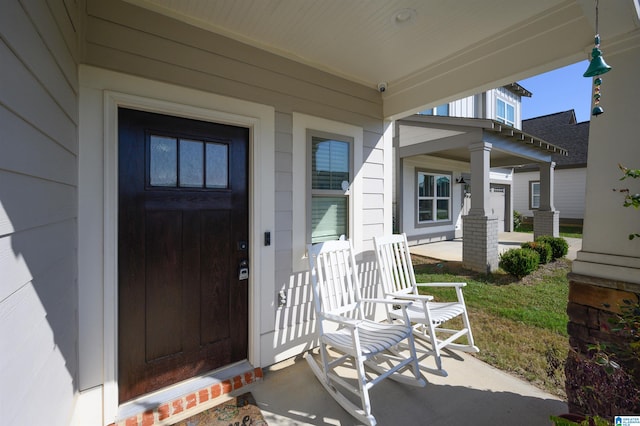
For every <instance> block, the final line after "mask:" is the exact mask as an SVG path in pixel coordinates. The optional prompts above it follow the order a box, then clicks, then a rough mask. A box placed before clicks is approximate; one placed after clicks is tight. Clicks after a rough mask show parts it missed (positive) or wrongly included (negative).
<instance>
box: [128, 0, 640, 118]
mask: <svg viewBox="0 0 640 426" xmlns="http://www.w3.org/2000/svg"><path fill="white" fill-rule="evenodd" d="M127 1H129V2H131V3H134V4H136V5H139V6H141V7H145V8H148V9H151V10H154V11H156V12H159V13H162V14H165V15H168V16H171V17H174V18H176V19H179V20H182V21H185V22H187V23H190V24H192V25H195V26H198V27H201V28H204V29H207V30H209V31H212V32H215V33H219V34H221V35H224V36H227V37H230V38H233V39H236V40H239V41H242V42H244V43H246V44H249V45H252V46H255V47H258V48H260V49H264V50H266V51H269V52H272V53H275V54H278V55H281V56H284V57H287V58H289V59H292V60H295V61H298V62H301V63H304V64H307V65H310V66H312V67H314V68H318V69H322V70H325V71H327V72H329V73H332V74H335V75H338V76H341V77H343V78H345V79H348V80H351V81H355V82H358V83H361V84H363V85H365V86H368V87H370V88H371V89H372V90H378V85H379V84H380V83H382V82H385V83H386V84H387V89H386V90H385V91H384V92H383V93H382V94H381V97H382V101H383V116H384V117H383V118H386V119H397V118H401V117H404V116H407V115H410V114H413V113H415V112H417V111H420V110H422V109H424V108H425V107H429V106H435V105H439V104H441V103H444V102H448V101H451V100H454V99H459V98H461V97H464V96H467V95H470V94H473V93H478V92H480V91H484V90H487V89H490V88H493V87H497V86H500V85H504V84H508V83H511V82H513V81H517V80H520V79H523V78H526V77H530V76H532V75H536V74H539V73H542V72H545V71H549V70H551V69H554V68H557V67H560V66H564V65H567V64H570V63H573V62H577V61H579V60H582V59H586V58H588V57H589V52H590V50H591V48H592V47H593V36H594V26H595V25H594V22H595V8H594V1H593V0H537V1H530V0H483V1H481V2H480V1H476V0H458V1H455V2H451V1H447V0H370V1H358V0H318V1H312V0H215V1H211V0H127ZM599 9H600V33H601V34H602V48H603V49H604V50H605V52H606V49H607V45H608V44H611V43H615V40H616V38H618V37H621V36H623V35H624V34H625V33H628V32H629V31H632V30H633V29H634V28H638V27H639V26H640V24H639V22H640V21H639V19H638V0H616V1H606V2H601V4H600V8H599ZM534 96H535V94H534Z"/></svg>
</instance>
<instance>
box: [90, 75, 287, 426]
mask: <svg viewBox="0 0 640 426" xmlns="http://www.w3.org/2000/svg"><path fill="white" fill-rule="evenodd" d="M80 86H81V90H80V111H81V112H80V133H79V134H80V151H81V152H80V160H79V182H80V183H79V187H80V188H79V191H78V192H79V195H78V197H79V212H78V214H79V225H78V227H79V231H78V239H79V241H78V245H79V253H80V256H79V265H78V282H79V292H80V294H79V303H80V307H79V314H78V315H79V322H80V324H81V325H82V329H81V332H80V343H79V346H80V377H81V380H80V390H81V391H82V390H85V389H89V388H92V387H95V386H100V385H103V386H104V392H103V395H104V397H103V401H102V402H103V407H96V409H97V410H99V409H101V408H103V409H104V412H103V413H104V415H103V422H104V424H105V425H106V424H109V423H112V422H113V421H114V420H115V418H116V416H117V412H118V384H117V329H118V327H117V199H118V192H117V191H118V188H117V176H118V173H117V135H118V128H117V110H118V107H119V106H127V107H132V108H136V109H142V110H146V111H152V112H158V113H164V114H171V115H175V116H181V117H186V118H194V119H199V120H206V121H213V122H217V123H224V124H232V125H236V126H243V127H247V128H249V129H250V157H249V175H250V188H249V210H250V212H249V235H250V247H249V259H250V269H251V270H252V271H253V273H252V274H251V276H250V279H249V350H248V360H249V362H250V363H251V364H252V365H254V366H262V365H261V350H260V313H261V312H260V310H261V309H262V308H264V307H267V306H270V303H271V299H272V297H271V295H272V294H273V291H274V288H275V283H274V263H275V262H274V257H275V254H274V246H273V245H271V246H266V247H265V246H263V245H262V242H263V235H264V232H266V231H269V232H273V230H274V228H275V208H274V196H273V194H274V191H275V177H274V176H275V173H274V170H275V163H274V158H275V140H274V138H275V110H274V108H273V107H271V106H267V105H261V104H256V103H252V102H247V101H242V100H239V99H233V98H228V97H224V96H219V95H216V94H212V93H208V92H203V91H198V90H193V89H187V88H184V87H180V86H175V85H171V84H166V83H161V82H157V81H152V80H148V79H144V78H140V77H135V76H131V75H126V74H121V73H116V72H112V71H107V70H104V69H99V68H95V67H90V66H83V65H81V66H80ZM101 172H102V173H101ZM89 200H91V202H89ZM98 205H101V206H102V208H99V207H97V206H98ZM96 229H102V233H100V232H96ZM256 277H259V278H260V285H256ZM100 278H101V279H100ZM100 281H102V282H100ZM96 348H102V352H101V353H100V349H96ZM94 355H96V356H94ZM83 378H84V379H83Z"/></svg>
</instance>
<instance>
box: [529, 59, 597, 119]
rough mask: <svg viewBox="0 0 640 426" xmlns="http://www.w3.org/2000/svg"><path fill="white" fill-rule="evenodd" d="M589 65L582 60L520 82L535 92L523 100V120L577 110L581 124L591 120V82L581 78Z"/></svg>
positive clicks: (588, 79) (589, 79)
mask: <svg viewBox="0 0 640 426" xmlns="http://www.w3.org/2000/svg"><path fill="white" fill-rule="evenodd" d="M588 66H589V61H582V62H578V63H576V64H573V65H569V66H566V67H564V68H558V69H557V70H554V71H549V72H546V73H544V74H540V75H537V76H535V77H531V78H527V79H526V80H520V81H519V82H518V83H519V84H520V85H521V86H522V87H524V88H525V89H527V90H528V91H530V92H531V93H533V96H531V97H530V98H527V97H522V119H523V120H525V119H527V118H533V117H539V116H541V115H548V114H554V113H556V112H562V111H568V110H570V109H574V110H575V112H576V120H577V121H578V123H580V122H582V121H588V120H590V119H591V90H592V87H591V84H592V79H591V78H585V77H583V76H582V74H583V73H584V72H585V71H586V69H587V67H588ZM602 79H603V84H602V100H601V105H602V106H603V107H604V108H606V99H607V82H606V76H605V77H603V78H602Z"/></svg>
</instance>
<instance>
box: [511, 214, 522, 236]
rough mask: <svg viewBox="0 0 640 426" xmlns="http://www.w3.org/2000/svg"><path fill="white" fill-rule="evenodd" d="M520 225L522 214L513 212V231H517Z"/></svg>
mask: <svg viewBox="0 0 640 426" xmlns="http://www.w3.org/2000/svg"><path fill="white" fill-rule="evenodd" d="M520 225H522V213H520V212H519V211H515V210H514V211H513V230H514V231H515V230H517V229H518V228H520Z"/></svg>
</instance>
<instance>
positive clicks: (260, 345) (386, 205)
mask: <svg viewBox="0 0 640 426" xmlns="http://www.w3.org/2000/svg"><path fill="white" fill-rule="evenodd" d="M82 62H83V63H86V64H87V65H88V66H83V67H82V69H83V70H85V71H86V72H85V73H84V75H85V76H86V79H84V80H83V86H82V89H81V97H82V99H83V104H82V111H83V112H82V120H81V121H82V123H87V126H84V124H83V126H82V127H83V129H82V130H81V137H80V139H81V140H80V144H81V146H80V150H81V154H80V157H81V173H80V176H81V179H80V180H81V184H80V191H81V203H82V202H84V203H85V204H82V205H81V209H80V221H81V224H82V225H83V226H82V227H81V229H80V235H79V244H80V247H81V252H82V253H85V254H86V256H85V258H84V260H85V261H86V263H84V264H83V265H81V266H80V268H81V271H80V286H81V288H82V292H81V313H80V324H81V325H82V330H81V339H80V353H81V357H80V363H81V368H80V377H81V384H82V387H81V390H82V391H85V392H86V394H89V393H90V392H92V390H95V389H100V388H101V387H102V386H103V385H104V386H105V389H104V396H103V397H100V396H98V397H91V398H87V401H89V402H88V403H87V404H89V405H85V408H84V410H85V411H91V410H90V408H86V407H92V406H93V407H95V405H96V404H97V402H104V406H105V414H104V419H105V421H109V420H110V421H113V419H114V415H115V409H116V408H117V404H116V402H117V400H116V402H114V397H113V393H114V391H113V388H112V387H113V384H111V385H110V386H111V388H110V389H108V388H107V384H106V383H105V382H106V379H103V377H104V375H103V373H104V372H105V371H106V372H109V371H110V370H113V368H114V365H113V363H114V360H113V358H114V357H115V355H116V354H115V349H114V348H110V347H109V345H108V339H107V340H106V341H104V342H103V340H102V333H103V330H102V328H101V327H102V323H103V322H109V321H110V322H111V323H113V322H114V319H113V312H111V311H112V310H113V305H112V306H111V308H109V306H107V305H106V304H105V305H104V306H103V305H102V303H103V302H104V301H103V299H102V295H103V292H104V293H105V294H109V293H112V292H113V290H114V289H113V287H114V284H113V281H114V279H113V277H110V276H109V274H110V273H111V275H113V271H111V272H109V270H110V269H111V270H112V269H113V268H112V266H113V263H114V261H113V260H111V267H109V265H107V263H109V262H108V257H109V256H111V254H110V253H109V247H110V244H109V242H108V241H106V240H103V239H102V237H101V235H99V232H97V231H96V230H100V229H103V228H105V227H107V228H109V226H110V225H109V223H112V222H113V221H111V222H110V219H109V218H110V217H111V216H112V215H113V214H114V212H115V210H114V207H113V206H110V205H109V202H108V199H109V194H108V191H109V188H108V187H109V185H110V184H109V182H108V181H106V180H105V179H107V178H106V176H108V174H109V173H112V172H113V171H112V170H111V169H115V166H114V165H113V164H111V163H110V160H109V158H104V155H105V154H103V149H105V147H103V146H102V143H104V144H105V146H106V145H108V144H110V141H109V140H108V138H105V139H104V141H103V139H102V135H103V134H106V133H108V132H113V128H112V127H113V123H109V122H108V120H105V118H104V116H105V114H108V113H109V112H108V111H107V109H108V107H104V105H103V104H104V103H105V102H104V101H101V99H103V98H108V97H109V96H112V97H113V98H114V99H116V101H117V100H118V99H125V101H124V102H127V101H126V99H127V95H135V96H136V97H137V98H136V100H135V101H132V102H138V103H142V104H144V103H145V102H150V105H157V104H162V103H164V102H168V103H175V104H177V105H181V107H180V106H179V107H178V108H184V109H185V111H187V112H184V113H181V114H184V115H186V116H190V115H189V113H188V111H189V110H190V109H191V108H198V111H199V109H207V108H208V109H211V110H212V111H214V112H215V111H217V112H218V113H221V114H223V115H224V113H229V114H239V115H243V112H242V105H243V103H244V104H246V105H247V106H246V109H245V112H244V115H246V116H247V117H248V119H250V118H251V117H253V116H258V115H260V114H262V112H261V111H264V110H265V108H266V109H270V110H271V118H269V117H268V115H269V114H266V115H263V116H261V117H262V118H261V121H260V126H261V128H264V127H268V128H270V129H271V135H270V138H271V142H270V144H271V145H270V146H271V148H270V150H271V151H270V152H263V154H264V156H263V155H255V153H254V157H253V158H252V159H251V160H250V164H251V165H252V167H251V172H250V174H253V179H252V181H253V182H254V184H253V186H252V188H251V190H250V193H251V195H250V204H252V205H254V206H255V205H256V204H257V203H261V205H262V206H264V207H265V208H266V210H264V211H253V212H252V216H251V219H250V221H251V225H250V226H251V228H252V230H251V235H252V242H251V243H250V244H251V249H250V250H251V255H250V258H251V261H252V262H254V263H253V264H252V265H251V269H252V274H251V276H252V278H251V279H252V283H250V288H251V287H253V293H252V294H253V295H254V300H253V302H250V303H252V308H251V311H252V315H254V316H255V317H254V319H253V322H251V320H250V324H255V326H254V327H253V328H252V326H251V325H250V329H251V330H250V340H251V342H250V349H249V352H250V354H249V358H250V361H251V362H252V363H253V364H254V365H256V366H258V365H259V366H267V365H270V364H273V363H274V362H277V361H279V360H281V359H285V358H287V357H290V356H293V355H296V354H299V353H300V352H301V351H303V350H306V349H309V348H311V347H313V346H314V344H313V338H314V337H315V328H314V327H315V324H314V321H313V320H312V315H311V312H312V305H311V303H310V302H311V300H310V294H311V292H310V291H309V290H308V273H307V272H306V262H305V259H304V258H303V255H304V252H303V251H301V248H300V247H301V244H300V242H299V236H300V233H299V232H297V231H298V230H297V229H296V223H297V220H298V219H299V218H301V217H302V218H304V217H306V210H304V209H305V208H306V207H304V206H306V204H304V205H303V208H302V211H301V208H300V205H299V203H298V201H296V197H300V196H301V194H300V191H296V188H299V187H298V186H297V185H300V184H301V182H302V187H301V188H302V190H303V191H304V194H302V197H303V198H306V195H305V194H306V187H305V185H304V182H306V169H305V167H306V166H305V165H306V158H305V155H306V154H305V149H302V148H301V147H304V146H305V144H306V138H301V137H300V136H299V132H298V130H299V129H300V128H304V126H308V128H311V129H313V130H319V131H325V132H333V133H339V134H345V133H349V135H350V136H355V137H354V140H355V141H356V145H355V147H356V151H355V152H354V162H355V164H354V168H355V175H356V176H355V177H354V186H353V188H352V189H351V191H352V202H351V208H352V212H351V215H350V216H351V217H352V223H351V224H350V225H351V227H350V232H352V235H353V236H354V237H355V241H354V245H355V246H356V251H357V252H358V253H359V258H360V259H361V260H362V261H363V266H362V268H363V270H362V275H363V278H364V279H365V281H364V282H365V285H366V286H367V292H369V294H370V295H373V294H374V293H375V291H376V288H377V286H376V279H375V271H374V270H373V265H372V262H371V261H372V260H373V253H372V249H373V243H372V238H373V236H375V235H382V234H383V233H385V232H391V196H390V193H391V191H390V188H391V183H390V179H391V175H390V174H391V169H390V161H387V160H388V157H389V156H390V153H389V151H390V146H391V139H390V135H389V132H388V130H387V125H386V124H385V123H384V122H383V120H382V118H381V117H382V101H381V97H380V94H379V93H378V92H377V91H376V90H374V89H371V88H366V87H363V86H361V85H358V84H355V83H352V82H348V81H346V80H343V79H340V78H337V77H334V76H331V75H329V74H326V73H324V72H320V71H318V70H315V69H312V68H309V67H307V66H304V65H300V64H298V63H295V62H292V61H290V60H287V59H284V58H282V57H278V56H275V55H272V54H268V53H265V52H264V51H260V50H257V49H254V48H251V47H249V46H247V45H244V44H241V43H238V42H236V41H233V40H230V39H227V38H224V37H221V36H218V35H215V34H212V33H209V32H207V31H204V30H201V29H198V28H195V27H192V26H189V25H187V24H184V23H181V22H178V21H175V20H173V19H170V18H168V17H165V16H162V15H159V14H155V13H153V12H150V11H146V10H143V9H140V8H137V7H135V6H132V5H130V4H128V3H125V2H121V1H110V2H103V1H93V0H89V1H87V16H86V45H85V49H84V57H83V59H82ZM98 80H99V81H98ZM181 92H184V94H180V93H181ZM189 96H191V99H192V100H189ZM151 98H155V99H151ZM145 99H148V101H146V100H145ZM85 101H86V102H85ZM103 108H104V109H103ZM153 108H155V106H154V107H153ZM254 110H255V111H256V112H254ZM300 117H304V118H305V120H306V121H305V120H303V123H304V126H303V127H300V125H299V123H300V122H301V121H300ZM92 130H93V131H92ZM96 130H97V132H96ZM263 130H264V129H263ZM264 139H265V138H263V139H260V140H258V139H254V145H253V149H254V151H255V150H256V149H258V148H261V147H262V146H258V145H259V144H262V143H264ZM106 149H107V150H108V149H111V148H109V147H108V146H106ZM385 159H387V160H385ZM84 160H86V161H84ZM103 164H104V167H105V170H102V165H103ZM387 164H388V165H389V166H388V168H387V166H386V165H387ZM301 165H302V169H300V166H301ZM300 170H302V172H300ZM103 176H105V177H104V178H103ZM269 181H271V182H272V186H271V187H270V186H269V184H268V182H269ZM85 183H86V184H85ZM265 185H266V186H265ZM105 188H106V189H105ZM103 200H104V201H103ZM269 217H271V219H270V220H271V222H269V219H268V218H269ZM265 218H266V219H265ZM303 226H304V222H303ZM265 231H270V232H271V235H272V244H271V246H269V247H266V246H264V245H263V239H262V235H263V233H264V232H265ZM350 237H351V236H350ZM112 242H113V241H112ZM303 243H304V241H303ZM303 245H304V244H302V246H303ZM103 250H104V253H103ZM104 259H107V260H104ZM85 265H88V266H85ZM103 270H104V273H103ZM96 276H98V277H102V279H100V278H96ZM250 292H251V289H250ZM281 292H282V293H283V294H284V295H285V296H286V300H287V302H286V304H285V305H284V306H281V307H279V306H278V301H279V296H280V293H281ZM110 327H111V328H110ZM105 329H107V330H108V332H107V333H106V334H110V333H113V332H114V330H113V324H112V325H111V326H109V325H108V324H107V325H106V326H105ZM105 342H107V343H105ZM83 354H84V355H86V356H83ZM101 354H103V355H104V357H101V356H100V355H101ZM103 358H104V361H102V360H103ZM109 374H112V375H114V373H113V371H111V373H109ZM98 392H102V391H98ZM109 395H112V396H111V397H110V396H109ZM103 399H104V401H103ZM96 401H97V402H96Z"/></svg>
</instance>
